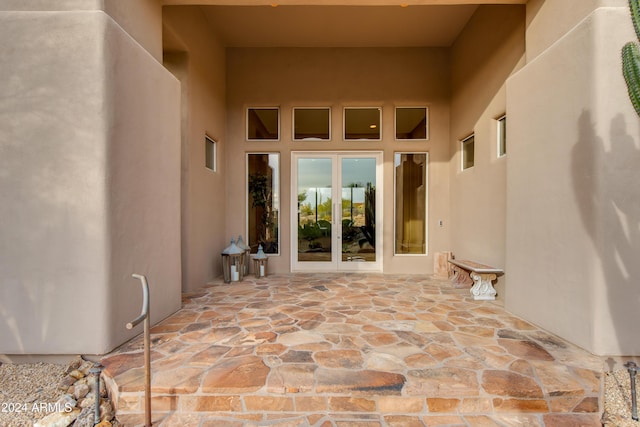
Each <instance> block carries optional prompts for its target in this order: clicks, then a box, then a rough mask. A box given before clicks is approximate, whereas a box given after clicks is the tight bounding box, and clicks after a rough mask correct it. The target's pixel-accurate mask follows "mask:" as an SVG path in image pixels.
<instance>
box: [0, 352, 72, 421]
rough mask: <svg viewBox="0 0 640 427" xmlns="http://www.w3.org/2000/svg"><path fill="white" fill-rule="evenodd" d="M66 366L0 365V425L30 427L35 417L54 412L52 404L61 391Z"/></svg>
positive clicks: (46, 364)
mask: <svg viewBox="0 0 640 427" xmlns="http://www.w3.org/2000/svg"><path fill="white" fill-rule="evenodd" d="M66 368H67V367H66V366H63V365H54V364H50V363H24V364H11V363H4V364H2V365H0V426H2V427H27V426H29V427H31V426H33V423H34V422H36V421H37V420H39V419H41V418H43V417H44V416H46V415H47V414H49V413H51V412H54V411H53V410H54V409H55V405H51V406H52V408H51V411H50V410H49V409H50V408H48V406H49V405H48V404H49V403H51V404H53V403H55V402H56V401H57V400H58V398H59V397H60V396H62V395H63V394H64V393H63V392H62V391H61V390H59V389H58V385H60V381H62V379H63V378H64V376H65V371H66Z"/></svg>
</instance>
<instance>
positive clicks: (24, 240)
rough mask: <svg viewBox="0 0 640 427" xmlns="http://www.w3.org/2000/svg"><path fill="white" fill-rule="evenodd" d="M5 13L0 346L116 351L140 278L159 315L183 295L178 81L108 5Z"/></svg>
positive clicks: (137, 299)
mask: <svg viewBox="0 0 640 427" xmlns="http://www.w3.org/2000/svg"><path fill="white" fill-rule="evenodd" d="M0 21H1V24H0V37H1V38H2V40H3V43H2V44H1V46H0V55H1V56H2V58H3V66H2V67H0V82H1V83H0V98H2V99H3V100H4V101H3V104H2V107H0V108H1V109H2V114H1V115H0V121H1V124H0V129H1V130H0V140H1V141H2V144H0V163H1V165H0V175H1V176H2V179H0V192H1V193H2V195H3V203H2V204H1V205H0V215H1V216H2V218H3V220H2V221H1V222H0V235H2V239H1V242H2V243H1V244H0V260H2V261H1V262H0V281H1V286H0V353H5V354H24V353H27V354H74V353H76V354H77V353H96V354H100V353H104V352H106V351H109V350H111V349H112V348H113V347H114V346H116V345H118V344H120V343H121V342H122V340H124V339H126V338H127V337H131V336H133V335H134V334H137V333H138V332H139V330H134V331H127V330H126V329H125V328H124V324H125V323H126V322H127V321H129V320H131V318H133V317H135V316H137V315H138V314H139V310H140V304H141V292H140V285H139V284H138V283H136V281H134V280H133V279H131V277H130V275H131V273H133V272H137V273H141V274H146V275H148V278H149V281H150V285H151V288H152V290H151V292H152V300H151V301H152V314H153V316H152V319H154V320H155V321H157V320H159V319H161V318H163V317H165V316H167V315H169V314H170V313H171V312H173V311H175V310H176V309H177V308H178V307H179V304H180V288H179V284H178V283H179V280H180V264H179V261H177V260H178V259H179V245H177V244H176V243H174V242H175V241H177V234H178V233H179V216H178V211H177V209H176V208H175V207H174V206H176V205H177V204H178V203H179V192H178V189H177V186H176V184H175V182H176V180H177V179H178V174H179V165H178V163H177V162H175V161H174V156H175V154H176V153H175V151H176V150H175V147H176V137H177V132H178V131H179V128H178V122H177V120H178V115H177V113H178V112H177V109H176V108H175V105H176V103H177V96H178V84H177V82H176V81H175V79H173V78H172V77H171V76H170V74H169V73H167V72H166V70H164V69H163V68H162V66H161V65H160V64H159V63H157V61H155V60H154V58H153V57H152V56H151V55H149V54H148V53H147V52H145V51H144V50H142V49H141V47H140V45H138V44H137V43H135V42H134V41H133V40H132V39H131V38H130V37H129V36H128V35H127V34H126V33H125V32H123V31H122V29H121V27H120V26H118V25H117V24H116V23H115V22H114V21H113V20H112V19H111V18H109V17H108V16H107V15H106V14H104V13H103V12H101V11H86V12H80V11H70V12H56V13H50V12H36V11H31V12H2V13H0ZM124 58H126V60H125V59H124ZM142 105H144V107H142ZM134 177H135V178H134Z"/></svg>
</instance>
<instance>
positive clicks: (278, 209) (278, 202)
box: [244, 151, 282, 256]
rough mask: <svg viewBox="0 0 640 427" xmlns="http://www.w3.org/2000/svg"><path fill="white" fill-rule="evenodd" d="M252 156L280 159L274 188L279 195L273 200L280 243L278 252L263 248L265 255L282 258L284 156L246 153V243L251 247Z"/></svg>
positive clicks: (266, 153) (270, 152) (264, 152)
mask: <svg viewBox="0 0 640 427" xmlns="http://www.w3.org/2000/svg"><path fill="white" fill-rule="evenodd" d="M252 155H268V156H271V155H274V156H276V158H277V159H278V170H277V171H275V173H274V175H273V176H274V179H276V180H277V184H274V187H276V190H277V194H276V195H275V196H273V200H274V201H275V209H274V210H275V212H277V216H278V218H277V221H276V223H275V227H276V230H277V236H276V241H277V242H278V251H277V252H267V249H266V248H263V249H264V250H265V254H266V255H268V256H280V255H281V254H282V233H281V232H280V230H281V228H280V225H281V222H282V219H281V217H282V206H281V203H282V185H281V183H282V182H281V174H282V171H281V169H282V156H281V155H280V152H276V151H249V152H247V153H245V173H244V175H245V187H244V188H245V191H246V193H245V236H247V240H246V243H247V245H249V246H251V243H252V241H251V234H250V232H249V226H250V224H249V223H250V221H249V214H250V209H251V206H250V200H249V195H250V192H249V166H250V163H249V156H252ZM256 251H257V246H256ZM251 253H252V254H254V253H256V252H254V251H253V248H252V249H251Z"/></svg>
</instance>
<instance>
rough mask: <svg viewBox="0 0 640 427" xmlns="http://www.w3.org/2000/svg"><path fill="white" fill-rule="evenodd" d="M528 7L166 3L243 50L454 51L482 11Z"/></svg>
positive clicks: (334, 0) (317, 1)
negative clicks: (191, 10) (201, 19)
mask: <svg viewBox="0 0 640 427" xmlns="http://www.w3.org/2000/svg"><path fill="white" fill-rule="evenodd" d="M526 1H527V0H324V1H323V0H163V2H164V5H166V6H167V7H179V6H199V7H200V8H201V10H202V11H203V13H204V15H205V16H206V18H207V21H208V22H209V24H210V26H211V29H212V31H213V32H214V33H215V34H216V35H217V36H218V38H219V39H220V41H221V42H222V43H223V45H224V46H226V47H240V48H245V47H305V48H308V47H450V46H451V45H452V44H453V43H454V42H455V40H456V39H457V37H458V36H459V34H460V33H461V32H462V30H463V29H464V27H465V26H466V25H467V23H468V22H469V20H470V19H471V16H472V15H473V14H474V13H475V11H476V10H477V8H478V7H479V6H481V5H522V4H524V3H526ZM169 36H170V35H169V34H165V49H167V48H169V47H170V46H169V45H170V44H171V43H169V45H168V44H167V42H170V40H169V39H170V37H169Z"/></svg>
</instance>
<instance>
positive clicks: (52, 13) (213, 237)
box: [0, 0, 640, 355]
mask: <svg viewBox="0 0 640 427" xmlns="http://www.w3.org/2000/svg"><path fill="white" fill-rule="evenodd" d="M186 3H187V2H185V1H180V0H175V1H173V0H172V1H170V2H169V1H165V2H161V1H157V0H135V1H127V2H126V3H124V2H121V1H117V0H102V1H98V0H96V1H85V0H81V1H79V0H58V1H36V0H34V1H15V0H4V1H2V0H0V23H2V25H0V35H2V36H3V37H2V38H3V41H4V42H3V44H2V45H1V46H0V54H1V56H2V58H3V66H2V68H0V77H1V78H0V81H2V82H3V83H2V84H0V98H2V99H4V100H5V101H4V102H3V104H4V105H3V106H2V107H0V111H1V112H2V114H1V115H0V125H1V126H0V136H1V145H0V166H1V167H0V170H2V172H0V174H2V177H3V179H2V180H0V189H1V191H2V194H3V196H4V203H3V204H2V205H1V207H0V214H1V217H2V218H4V220H3V222H2V223H1V224H0V235H1V239H2V244H1V245H0V260H2V261H0V281H1V286H0V354H9V355H19V354H74V353H84V354H102V353H105V352H107V351H109V350H111V349H112V348H114V347H115V346H117V345H119V344H121V343H122V342H124V341H126V340H127V339H128V338H131V337H132V336H134V335H135V334H137V333H138V332H139V331H138V330H134V331H127V330H126V329H125V328H124V324H125V323H126V322H127V321H129V320H131V318H133V317H135V316H136V315H137V314H138V312H139V308H140V289H139V285H138V283H137V282H136V281H135V280H133V279H131V278H130V275H131V273H139V274H145V275H147V277H148V279H149V282H150V284H151V287H152V289H151V293H152V313H153V317H152V321H153V322H154V323H155V322H157V321H158V320H160V319H162V318H164V317H166V316H167V315H169V314H171V313H172V312H174V311H175V310H177V309H178V308H179V307H180V292H181V291H191V290H195V289H197V288H199V287H201V286H203V285H205V284H206V283H207V282H208V281H210V280H211V279H213V278H214V277H217V276H219V275H220V274H221V266H220V253H221V251H222V249H223V248H224V247H225V246H226V245H227V244H228V241H229V239H230V238H231V237H236V236H237V235H238V234H243V235H245V236H246V234H247V217H246V216H247V214H246V212H247V190H246V186H247V177H246V155H247V153H278V154H279V156H280V176H279V182H280V200H281V201H282V203H281V212H280V213H279V217H280V225H279V232H280V239H279V243H280V253H279V255H277V256H271V257H270V260H269V270H270V271H271V272H277V273H288V272H290V271H291V269H292V265H291V258H292V257H291V247H292V245H291V238H292V237H291V234H292V233H291V229H292V228H291V218H292V215H291V209H292V206H291V205H292V203H290V202H289V201H291V200H292V197H291V191H292V179H293V178H292V173H291V171H292V165H291V159H292V154H293V153H294V152H299V151H328V152H353V151H367V152H376V153H377V152H380V153H382V157H383V174H382V182H381V184H380V185H381V186H382V197H383V203H382V206H383V207H382V212H381V214H382V215H381V216H382V220H381V221H380V222H379V223H378V226H381V227H382V233H383V242H384V245H383V247H382V249H381V252H380V253H381V255H382V257H383V263H382V272H383V273H385V274H396V273H409V274H432V273H433V265H434V256H435V254H436V253H437V252H444V251H451V252H453V253H454V254H455V255H456V256H457V257H458V258H467V259H472V260H475V261H479V262H483V263H486V264H490V265H493V266H496V267H499V268H504V269H505V271H506V273H505V275H504V276H502V277H500V278H499V280H498V283H497V285H496V289H497V290H498V298H499V300H501V301H502V302H503V303H504V304H505V306H506V308H507V309H508V310H510V311H512V312H513V313H515V314H517V315H519V316H522V317H524V318H525V319H527V320H529V321H531V322H533V323H535V324H537V325H540V326H542V327H544V328H546V329H548V330H550V331H551V332H554V333H556V334H558V335H560V336H562V337H563V338H565V339H567V340H569V341H572V342H574V343H576V344H578V345H580V346H582V347H584V348H585V349H587V350H590V351H592V352H594V353H596V354H600V355H634V354H638V352H639V351H640V349H639V348H638V344H637V343H635V342H634V332H633V325H634V324H637V323H638V320H640V318H638V317H640V315H638V314H636V312H638V310H637V309H636V307H637V304H638V303H639V302H640V301H639V300H640V288H638V286H636V283H638V282H639V280H637V279H639V278H640V277H639V276H640V271H636V270H637V269H635V268H634V265H635V264H634V263H633V261H632V260H633V259H635V258H638V255H640V248H639V247H638V245H637V242H635V239H636V237H635V234H636V231H637V228H638V227H639V225H638V218H640V213H639V212H638V211H639V208H638V206H637V205H638V203H639V202H638V200H640V198H638V195H636V194H635V193H634V190H633V187H634V186H633V183H634V182H635V181H637V174H638V173H637V172H636V170H635V169H636V168H635V167H634V165H635V163H634V162H633V159H635V155H636V154H637V153H638V148H637V146H638V144H640V141H639V140H638V139H639V137H638V135H639V134H640V133H639V132H638V131H639V130H640V129H639V128H638V124H639V123H638V118H637V116H636V115H635V113H634V112H633V110H632V108H631V106H630V105H629V103H628V100H627V99H626V90H625V87H624V81H623V79H622V77H621V74H620V71H619V65H618V61H619V60H618V52H619V50H620V48H621V46H622V45H623V44H624V42H626V41H627V40H630V39H632V38H633V29H632V26H631V24H630V22H629V16H628V11H627V9H626V1H625V0H584V1H583V0H580V1H576V2H568V1H566V0H529V1H528V2H526V1H521V0H517V1H516V0H514V1H499V2H498V1H496V2H491V1H483V2H468V1H448V0H447V1H444V2H442V1H434V2H430V1H427V2H426V3H425V2H424V1H422V2H418V3H420V4H450V5H461V4H472V3H479V5H478V6H477V8H475V9H474V10H473V14H472V16H471V17H470V18H469V19H468V21H467V22H466V25H464V27H463V29H462V30H461V31H460V33H459V34H458V35H457V37H455V39H454V40H452V42H451V43H450V45H447V46H436V47H433V46H431V47H421V46H417V47H416V46H385V47H379V46H358V47H348V46H336V47H327V46H316V47H295V46H270V47H245V46H230V44H229V41H228V40H223V38H222V37H221V36H220V35H219V34H218V33H217V32H216V29H215V25H212V20H211V13H213V12H212V11H211V10H205V9H204V6H202V5H207V4H208V5H225V4H228V2H224V1H200V2H195V3H198V5H186ZM188 3H191V4H192V3H194V2H192V1H190V2H188ZM317 3H321V2H314V1H310V0H309V1H293V2H290V3H288V2H281V4H282V5H285V4H294V5H297V6H301V5H311V4H317ZM345 3H348V4H349V5H351V6H362V7H370V6H399V5H400V4H401V3H409V4H410V6H409V8H410V7H411V5H412V4H418V3H414V2H406V1H403V2H395V1H378V2H374V3H375V4H373V3H371V2H367V1H357V0H352V1H349V2H345ZM492 3H496V4H492ZM569 3H575V4H573V6H568V4H569ZM163 4H164V6H163ZM257 5H260V6H263V7H268V5H269V2H260V1H255V2H253V1H249V0H247V2H246V6H245V7H251V6H257ZM334 7H335V6H334ZM264 106H269V107H279V109H280V118H281V122H280V129H281V131H280V139H279V141H268V142H267V141H265V142H248V141H247V140H246V135H245V129H246V124H245V118H246V109H247V108H248V107H264ZM396 106H426V107H428V111H429V139H428V140H427V141H396V140H395V138H394V109H395V107H396ZM294 107H330V108H331V119H332V120H331V133H332V138H331V140H330V141H304V142H301V141H293V138H292V123H291V120H292V109H293V108H294ZM344 107H381V108H382V123H381V124H382V126H381V127H382V138H381V140H380V141H344V140H343V138H342V126H343V119H342V115H343V109H344ZM505 114H506V116H507V135H508V139H507V141H508V143H507V155H506V156H503V157H500V156H498V152H497V144H496V138H497V126H496V123H497V122H496V119H498V118H499V117H502V116H503V115H505ZM470 134H474V135H475V165H474V167H473V168H471V169H467V170H464V171H462V170H461V167H460V165H461V158H460V155H461V153H460V141H461V139H463V138H465V137H466V136H468V135H470ZM205 136H207V137H210V138H211V139H213V140H214V141H216V143H217V144H216V146H217V165H216V166H217V168H216V171H215V172H214V171H212V170H209V169H207V168H206V167H204V165H205V143H204V140H205ZM396 152H427V153H428V155H429V157H428V177H427V181H428V189H427V206H428V212H427V228H428V233H427V235H428V243H427V254H426V255H419V256H414V255H412V256H395V255H394V249H393V242H394V235H393V233H394V170H393V156H394V153H396ZM636 163H637V162H636ZM74 299H76V300H77V299H84V300H86V304H84V305H81V306H80V307H75V306H74V308H73V309H68V307H69V306H70V304H71V303H70V301H72V300H74ZM479 303H480V302H479ZM72 322H79V326H78V323H75V326H74V333H73V334H70V333H69V332H68V329H67V328H68V325H69V324H70V323H72ZM77 336H82V337H89V338H83V339H82V340H78V339H77V338H76V337H77Z"/></svg>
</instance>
